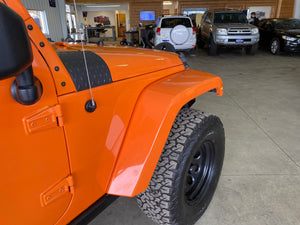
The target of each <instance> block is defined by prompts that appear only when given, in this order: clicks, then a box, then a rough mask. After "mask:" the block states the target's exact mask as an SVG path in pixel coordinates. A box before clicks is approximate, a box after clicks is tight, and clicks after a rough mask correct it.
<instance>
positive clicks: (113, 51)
mask: <svg viewBox="0 0 300 225" xmlns="http://www.w3.org/2000/svg"><path fill="white" fill-rule="evenodd" d="M54 48H55V50H56V51H78V50H81V45H80V44H77V43H75V44H69V43H62V42H58V43H56V44H55V45H54ZM84 48H85V51H92V52H94V53H96V54H97V55H99V56H100V57H101V58H102V59H103V60H104V61H105V62H106V64H107V65H108V67H109V69H110V72H111V76H112V79H113V81H118V80H124V79H128V78H131V77H135V76H140V75H144V74H148V73H151V72H155V71H159V70H163V69H167V68H171V67H175V66H182V70H184V66H183V64H182V62H181V60H180V58H179V57H178V55H177V54H175V53H170V52H163V51H159V50H151V49H141V48H134V47H127V46H103V47H98V46H97V45H95V44H86V45H85V47H84Z"/></svg>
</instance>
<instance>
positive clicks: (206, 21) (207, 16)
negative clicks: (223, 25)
mask: <svg viewBox="0 0 300 225" xmlns="http://www.w3.org/2000/svg"><path fill="white" fill-rule="evenodd" d="M204 21H205V23H211V21H212V14H211V13H210V12H208V13H207V14H206V17H205V20H204Z"/></svg>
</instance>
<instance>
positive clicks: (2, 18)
mask: <svg viewBox="0 0 300 225" xmlns="http://www.w3.org/2000/svg"><path fill="white" fill-rule="evenodd" d="M0 34H1V35H0V80H3V79H7V78H9V77H13V76H16V80H15V82H14V83H13V85H12V87H11V93H12V95H13V97H14V98H15V100H16V101H17V102H19V103H20V104H24V105H31V104H34V103H35V102H36V101H38V100H39V99H40V97H41V90H42V88H41V84H40V83H39V82H37V80H36V79H34V77H33V71H32V67H31V64H32V61H33V54H32V49H31V44H30V39H29V36H28V33H27V29H26V25H25V23H24V21H23V19H22V17H21V16H19V15H18V14H17V13H16V12H15V11H13V10H12V9H11V8H9V7H7V6H6V5H4V4H3V3H0Z"/></svg>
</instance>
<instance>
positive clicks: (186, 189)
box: [0, 0, 225, 225]
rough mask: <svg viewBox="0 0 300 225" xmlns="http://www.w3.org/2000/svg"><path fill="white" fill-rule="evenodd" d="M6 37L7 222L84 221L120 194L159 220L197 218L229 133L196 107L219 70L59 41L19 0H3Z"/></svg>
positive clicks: (2, 136) (218, 84) (2, 140)
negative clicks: (45, 32) (51, 38)
mask: <svg viewBox="0 0 300 225" xmlns="http://www.w3.org/2000/svg"><path fill="white" fill-rule="evenodd" d="M0 34H1V36H0V47H1V49H0V104H1V105H2V107H1V109H0V115H1V119H0V122H1V130H0V146H1V163H0V171H2V172H1V173H2V182H1V185H0V193H1V194H0V196H1V206H0V222H1V224H5V225H10V224H12V225H16V224H23V225H35V224H38V225H53V224H57V225H61V224H87V223H89V222H90V221H91V219H92V218H93V217H94V216H95V215H97V213H99V212H100V211H101V210H102V209H103V208H104V207H105V206H107V205H109V203H110V202H112V201H113V200H115V199H116V198H117V196H127V197H134V196H137V202H138V205H139V206H140V208H141V209H142V210H143V211H144V212H145V213H146V214H147V216H149V217H150V218H152V219H153V220H154V221H156V222H157V223H159V224H164V225H167V224H172V225H175V224H176V225H187V224H193V223H195V222H196V221H197V219H198V218H199V217H200V216H201V215H202V214H203V213H204V211H205V209H206V208H207V206H208V204H209V202H210V200H211V199H212V196H213V194H214V192H215V189H216V186H217V183H218V179H219V176H220V173H221V169H222V164H223V158H224V148H225V147H224V129H223V125H222V123H221V121H220V119H219V118H218V117H216V116H213V115H210V114H206V113H203V112H200V111H197V110H194V109H190V106H191V105H192V103H193V102H194V99H195V98H196V97H197V96H199V95H201V94H203V93H205V92H208V91H214V92H216V94H217V95H219V96H221V95H222V93H223V87H222V81H221V79H220V78H219V77H216V76H214V75H211V74H208V73H205V72H201V71H197V70H192V69H188V68H185V66H186V65H185V63H183V61H182V60H181V59H180V57H178V55H177V54H175V53H167V52H163V51H158V50H146V49H134V48H131V47H127V48H126V47H105V46H104V47H98V46H96V45H86V46H85V50H81V46H80V45H78V44H66V43H56V44H55V45H54V47H53V46H52V45H51V44H50V43H49V42H48V41H47V39H46V38H45V36H44V35H43V34H42V32H41V31H40V29H39V27H38V25H37V24H36V23H35V21H34V20H33V19H32V18H31V17H30V15H29V14H28V12H27V11H26V9H25V8H24V6H23V5H22V4H21V2H20V1H19V0H0ZM85 62H86V63H85ZM85 64H86V65H85Z"/></svg>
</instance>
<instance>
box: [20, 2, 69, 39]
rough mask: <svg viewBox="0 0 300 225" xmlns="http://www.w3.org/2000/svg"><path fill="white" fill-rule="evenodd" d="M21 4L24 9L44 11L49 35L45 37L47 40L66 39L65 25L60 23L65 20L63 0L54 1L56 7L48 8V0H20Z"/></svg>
mask: <svg viewBox="0 0 300 225" xmlns="http://www.w3.org/2000/svg"><path fill="white" fill-rule="evenodd" d="M21 2H22V3H23V5H24V6H25V7H26V9H32V10H45V12H46V17H47V22H48V28H49V35H46V37H47V38H49V37H50V38H51V39H52V40H54V41H61V39H62V38H64V37H66V32H67V31H66V29H67V28H66V24H63V23H62V21H63V20H62V19H63V18H65V15H64V13H65V12H64V11H65V10H64V5H65V1H64V0H56V7H50V6H49V1H48V0H43V1H41V0H21ZM62 8H63V9H62ZM64 21H65V19H64ZM64 23H65V22H64Z"/></svg>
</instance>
